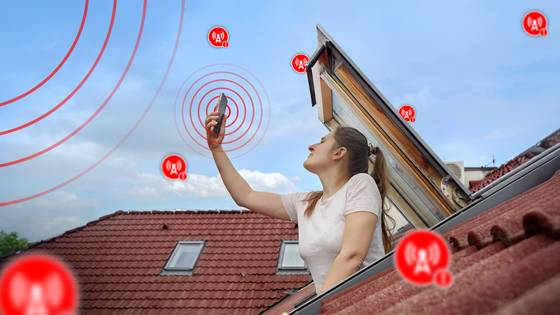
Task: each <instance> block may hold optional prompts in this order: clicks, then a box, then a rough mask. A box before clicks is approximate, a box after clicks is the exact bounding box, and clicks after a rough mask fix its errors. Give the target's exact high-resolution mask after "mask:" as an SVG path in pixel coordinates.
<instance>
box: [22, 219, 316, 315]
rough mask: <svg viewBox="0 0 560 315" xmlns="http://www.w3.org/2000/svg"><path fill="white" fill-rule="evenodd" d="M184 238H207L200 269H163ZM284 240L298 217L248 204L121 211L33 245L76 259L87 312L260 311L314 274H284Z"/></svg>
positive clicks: (83, 310) (82, 304) (291, 234)
mask: <svg viewBox="0 0 560 315" xmlns="http://www.w3.org/2000/svg"><path fill="white" fill-rule="evenodd" d="M180 240H205V241H206V243H205V246H204V249H203V251H202V254H201V256H200V258H199V260H198V261H197V263H196V266H195V269H194V275H193V276H185V275H181V276H169V275H165V276H162V275H160V273H161V272H162V270H163V267H164V266H165V264H166V262H167V260H168V258H169V256H170V255H171V252H172V251H173V249H174V247H175V245H176V243H177V242H178V241H180ZM281 240H297V228H296V226H295V225H294V223H292V222H289V221H284V220H279V219H274V218H270V217H267V216H264V215H261V214H258V213H254V212H251V211H247V210H244V211H240V210H231V211H230V210H221V211H219V210H211V211H130V212H125V211H117V212H115V213H113V214H110V215H108V216H105V217H101V218H99V220H96V221H93V222H90V223H88V224H86V225H85V226H82V227H79V228H77V229H74V230H71V231H68V232H66V233H64V234H63V235H61V236H58V237H55V238H53V239H50V240H47V241H42V242H40V243H36V244H34V245H33V246H32V248H31V249H30V250H29V251H27V252H33V251H37V250H41V251H46V252H47V253H49V254H53V255H56V256H57V257H59V258H60V259H62V260H63V261H65V262H66V263H68V264H69V265H70V266H71V267H72V269H73V270H74V272H75V273H76V274H77V278H78V282H79V286H80V292H81V293H80V294H81V301H80V310H81V314H122V313H123V311H124V310H127V311H129V312H131V311H136V312H137V313H141V314H161V313H164V314H174V313H177V314H179V313H180V314H185V313H188V314H198V313H200V314H208V313H212V312H220V313H223V312H225V311H226V310H227V313H228V314H230V313H242V314H256V313H258V312H259V311H261V310H264V309H266V308H267V307H268V306H270V305H272V304H274V303H276V301H278V300H279V299H281V298H283V297H285V296H286V295H288V294H289V293H290V292H292V291H293V290H295V289H298V288H301V287H303V286H305V285H306V284H308V283H309V282H311V280H312V279H311V276H310V275H309V274H293V275H277V274H276V269H277V263H278V256H279V252H280V245H281ZM127 314H128V313H127ZM135 314H136V313H135Z"/></svg>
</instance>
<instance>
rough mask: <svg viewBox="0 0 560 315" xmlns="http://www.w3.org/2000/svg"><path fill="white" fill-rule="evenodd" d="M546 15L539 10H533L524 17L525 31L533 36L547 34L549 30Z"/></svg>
mask: <svg viewBox="0 0 560 315" xmlns="http://www.w3.org/2000/svg"><path fill="white" fill-rule="evenodd" d="M547 24H548V23H547V19H546V16H545V15H544V14H543V13H542V12H539V11H531V12H529V13H527V14H525V16H524V17H523V21H522V25H523V29H524V30H525V32H526V33H527V34H529V35H531V36H546V35H548V31H547Z"/></svg>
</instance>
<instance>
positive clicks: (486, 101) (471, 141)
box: [0, 0, 560, 241]
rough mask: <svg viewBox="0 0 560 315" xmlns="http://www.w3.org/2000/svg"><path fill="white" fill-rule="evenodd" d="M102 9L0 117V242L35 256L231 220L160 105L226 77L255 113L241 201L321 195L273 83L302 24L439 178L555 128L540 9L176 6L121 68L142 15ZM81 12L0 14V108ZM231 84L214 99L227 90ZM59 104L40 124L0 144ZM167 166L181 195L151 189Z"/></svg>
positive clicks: (302, 86) (296, 104)
mask: <svg viewBox="0 0 560 315" xmlns="http://www.w3.org/2000/svg"><path fill="white" fill-rule="evenodd" d="M116 3H117V4H116V9H115V15H114V22H113V27H112V29H111V32H110V33H109V36H108V35H107V34H108V29H109V25H110V21H111V16H112V11H113V1H109V0H105V1H90V3H89V4H88V11H87V15H86V19H85V22H84V26H83V29H82V32H81V34H80V37H79V38H78V41H77V43H76V45H75V47H74V49H73V50H72V52H71V53H70V55H69V56H68V58H67V59H66V61H65V62H64V64H63V65H62V66H61V67H60V68H59V69H58V71H57V72H56V73H55V74H54V75H52V77H50V79H49V80H48V81H46V82H45V83H44V84H43V85H41V86H39V87H37V88H36V89H35V90H34V91H33V92H32V93H30V94H28V95H26V96H25V97H22V98H20V99H18V100H16V101H13V102H11V103H9V104H6V105H4V106H0V230H3V231H6V232H17V233H18V234H19V235H20V236H22V237H25V238H27V239H28V240H30V241H38V240H42V239H48V238H51V237H54V236H57V235H59V234H61V233H63V232H64V231H66V230H69V229H72V228H75V227H78V226H81V225H83V224H85V223H87V222H89V221H91V220H95V219H97V218H99V217H100V216H103V215H106V214H109V213H113V212H115V211H117V210H156V209H157V210H175V209H198V210H205V209H238V208H239V206H237V205H236V204H235V202H234V201H233V199H232V198H231V196H230V195H229V194H228V192H227V190H226V189H225V187H224V185H223V183H222V181H221V179H220V176H219V172H218V170H217V168H216V165H215V163H214V161H213V160H212V158H211V155H210V154H208V151H207V150H205V149H204V148H202V147H200V146H197V145H196V143H194V142H193V140H191V138H190V136H189V132H190V133H193V134H194V132H193V131H194V127H189V125H188V124H187V128H181V119H180V117H181V115H182V114H181V112H180V111H179V108H180V106H179V107H178V105H177V104H178V103H177V99H182V98H183V97H185V99H187V100H189V99H191V98H192V99H194V98H195V96H193V91H194V90H190V91H188V88H187V87H188V86H190V85H196V84H197V83H196V80H197V79H200V78H202V77H203V76H204V75H205V74H209V73H210V72H212V71H221V72H226V71H227V72H233V73H236V74H238V75H239V76H232V75H229V77H227V78H228V80H229V81H234V82H237V83H239V84H240V85H243V86H244V87H247V88H248V89H249V87H250V86H251V84H252V85H253V87H254V89H253V90H250V89H249V92H247V96H245V95H243V96H241V97H240V98H239V99H238V100H241V99H243V100H245V101H247V106H249V104H250V102H249V101H248V99H249V96H251V97H252V98H251V99H254V102H255V105H260V106H262V107H258V106H256V107H255V109H254V110H250V109H246V112H247V113H248V115H250V114H252V115H254V117H256V118H255V119H261V121H262V122H263V123H262V125H261V127H260V129H255V127H253V129H250V128H251V127H249V129H247V130H248V131H250V132H249V133H248V134H246V135H245V136H244V137H245V138H243V139H245V140H246V141H247V143H248V145H247V146H246V147H244V148H242V149H240V150H237V151H232V152H231V153H230V154H229V156H230V158H231V160H232V163H233V164H234V166H235V167H236V169H237V170H238V171H239V173H240V174H241V175H242V176H243V178H245V179H246V180H247V182H248V183H249V185H250V186H251V187H252V188H253V189H255V190H261V191H270V192H276V193H281V194H285V193H289V192H296V191H310V190H320V189H321V183H320V181H319V178H318V177H317V176H316V175H315V174H312V173H310V172H308V171H307V170H305V169H304V168H303V161H304V160H305V158H306V157H307V154H308V147H309V145H311V144H313V143H315V142H318V141H319V140H320V138H321V137H322V136H324V135H325V134H327V133H328V130H327V129H326V127H324V126H323V125H322V124H321V123H320V121H319V120H318V118H317V112H316V109H315V108H314V107H312V106H311V100H310V95H309V86H308V83H307V78H306V76H305V75H304V74H299V73H296V72H295V71H293V70H292V68H291V66H290V61H291V58H292V56H294V55H295V54H296V53H300V52H303V53H306V54H307V55H312V54H313V52H314V51H315V49H316V48H317V31H316V25H317V24H319V25H321V26H322V27H323V28H324V29H325V30H326V31H327V32H328V33H329V34H330V35H331V36H332V37H333V38H334V40H335V41H336V42H337V43H338V44H339V45H340V46H341V47H342V49H343V50H344V51H345V52H346V53H347V55H348V56H349V57H350V58H351V59H352V60H353V61H354V63H355V64H356V65H358V67H359V68H360V69H361V70H362V72H363V73H364V74H365V75H366V76H367V77H368V78H369V79H370V81H371V82H373V84H375V86H376V87H377V88H378V89H379V90H380V91H381V92H382V93H383V95H384V96H385V97H386V98H387V99H388V100H389V101H390V102H391V104H392V105H393V106H394V107H395V108H398V107H400V105H402V104H405V103H407V104H412V106H413V107H414V109H415V111H416V121H415V122H414V123H413V124H411V127H412V128H414V130H415V131H416V132H417V133H418V134H419V135H420V137H421V138H422V139H423V140H424V142H425V143H427V145H428V146H429V147H430V148H431V149H432V150H433V151H434V152H435V153H436V154H437V155H438V156H439V157H440V159H441V160H443V161H464V163H465V166H482V165H486V166H492V159H493V158H495V163H494V166H499V165H500V164H502V163H505V162H507V161H508V160H509V159H511V158H513V157H514V156H515V155H517V154H519V153H521V152H522V151H524V150H525V149H527V148H528V147H530V146H532V145H534V144H536V143H537V142H538V141H539V140H540V139H542V138H543V137H545V136H547V135H548V134H550V133H552V132H553V131H555V130H556V129H558V126H559V124H558V122H557V121H558V116H559V115H560V91H559V90H558V88H557V86H558V79H557V77H558V73H560V71H559V70H560V45H559V44H560V40H559V33H560V27H559V26H558V24H557V23H556V21H558V18H557V17H558V16H559V15H560V4H559V3H558V2H557V1H537V2H536V1H515V2H512V1H492V2H488V1H417V2H412V1H406V2H405V1H391V2H380V1H344V2H342V1H305V2H303V1H202V0H196V1H185V3H184V8H183V10H181V8H182V6H181V0H173V1H171V0H158V1H153V0H151V1H147V2H146V7H145V19H144V23H143V28H142V33H141V37H140V40H139V42H138V46H137V49H136V53H135V54H134V47H135V44H136V41H137V39H138V34H139V30H140V27H141V25H142V23H141V21H142V16H143V12H144V7H143V4H144V3H143V1H140V0H138V1H130V0H128V1H118V2H116ZM84 7H85V3H84V2H80V1H70V0H64V1H63V0H60V1H31V0H22V1H17V2H14V1H9V2H2V3H1V4H0V21H1V22H0V23H1V26H2V27H0V37H1V38H2V41H3V49H1V50H0V67H1V69H2V71H1V73H0V102H3V101H6V100H11V99H13V98H14V97H16V96H18V95H20V94H21V93H23V92H26V91H29V90H30V89H32V88H33V87H34V86H36V85H37V84H38V83H39V82H41V81H42V80H43V79H45V78H46V77H47V76H48V75H49V73H51V72H52V71H53V69H55V68H56V67H57V65H59V64H60V62H61V61H62V60H64V56H65V55H66V54H67V52H68V50H69V48H70V47H71V44H72V42H73V41H74V39H75V37H76V34H77V33H78V29H79V26H80V23H81V21H82V17H83V13H84ZM530 10H540V11H541V12H543V13H544V14H545V15H546V16H547V18H548V22H549V26H548V36H546V37H531V36H529V35H527V34H526V33H525V32H524V30H523V29H522V26H521V20H522V18H523V16H524V15H525V13H527V12H528V11H530ZM181 11H182V12H183V19H182V25H181V27H180V28H179V24H180V23H179V22H180V20H181ZM216 25H219V26H223V27H225V28H226V29H227V30H228V31H229V36H230V38H229V42H228V43H229V46H228V47H227V48H215V47H213V46H211V45H210V44H209V43H208V40H207V34H208V32H209V30H210V29H211V28H212V27H213V26H216ZM179 31H180V34H179V35H180V36H178V32H179ZM107 36H108V40H107V44H106V45H105V49H103V42H104V41H105V39H106V38H107ZM177 39H178V42H177V41H176V40H177ZM176 44H177V48H176V50H175V54H173V52H174V47H175V45H176ZM101 52H102V53H101ZM131 56H134V58H132V59H131ZM96 58H99V60H98V62H97V63H96V62H95V60H96ZM127 65H128V66H127ZM169 65H171V66H170V68H169V71H167V69H168V67H169ZM88 73H89V74H88ZM225 76H227V75H225V74H224V76H222V77H221V79H224V78H226V77H225ZM240 77H243V78H244V79H245V80H243V79H240ZM236 78H237V79H236ZM84 79H85V80H84ZM201 80H203V81H199V82H204V80H206V79H204V78H202V79H201ZM81 81H83V83H82V84H80V82H81ZM555 82H556V83H555ZM198 84H200V83H198ZM228 84H229V85H228ZM231 84H234V83H227V84H226V83H224V86H229V87H230V88H231V89H236V88H235V87H234V86H233V85H231ZM78 87H79V88H78ZM76 88H78V89H77V90H76V91H75V93H72V91H73V90H74V89H76ZM207 89H208V87H207ZM202 91H203V92H204V91H205V90H204V89H203V90H202ZM109 96H110V99H109ZM198 97H200V95H199V96H198ZM259 97H260V102H257V100H258V99H259ZM65 98H68V100H67V101H66V103H64V105H62V106H61V107H60V108H58V109H57V110H56V111H54V112H52V113H51V114H50V115H48V116H46V117H45V118H44V119H42V120H40V121H38V122H36V123H34V124H32V125H30V126H28V127H26V128H21V129H18V130H16V131H13V132H8V133H3V134H2V133H1V131H9V130H11V129H13V128H16V127H18V126H21V125H23V124H25V123H27V122H29V121H31V120H33V119H35V118H37V117H39V116H41V115H43V114H44V113H46V112H47V111H49V110H50V109H52V108H53V107H54V106H56V105H57V104H59V103H60V102H61V101H62V100H64V99H65ZM102 104H105V105H104V106H103V107H100V106H102ZM186 108H187V109H188V108H189V105H188V103H187V105H186ZM97 110H99V111H98V112H97V114H96V115H95V116H94V117H93V118H91V117H92V115H93V114H94V113H95V112H96V111H97ZM183 115H185V114H183ZM240 115H241V114H240ZM90 118H91V120H90V121H89V123H88V124H87V125H85V126H84V127H83V128H82V129H80V130H79V131H77V132H75V133H73V132H74V131H76V129H77V128H79V127H80V126H81V125H83V124H84V122H86V121H88V119H90ZM187 118H188V116H187ZM203 119H204V118H203ZM242 121H243V122H242ZM247 122H248V119H247V120H241V119H240V120H239V122H238V124H239V125H240V126H243V127H245V125H246V124H247ZM176 124H177V125H179V127H176ZM233 126H235V125H233ZM189 129H190V130H189ZM226 131H227V130H226ZM72 133H73V135H72V136H71V137H70V138H69V139H68V140H67V141H65V142H63V143H61V144H60V145H58V146H56V147H53V148H52V149H51V150H48V151H46V152H45V153H43V154H40V155H37V156H35V157H33V158H31V159H25V158H26V157H28V156H30V155H34V154H35V153H37V152H41V151H42V150H45V149H46V148H48V147H50V146H52V145H53V144H55V143H57V142H59V141H61V139H63V138H65V137H67V136H68V135H69V134H72ZM251 133H254V137H253V138H252V139H250V136H249V135H250V134H251ZM127 135H128V136H127ZM195 135H196V134H195ZM195 138H196V137H195ZM199 140H200V139H199ZM226 140H227V136H226ZM201 143H203V142H201ZM108 153H110V154H109V155H108ZM169 153H179V154H181V155H182V156H183V157H185V159H186V161H187V163H188V169H187V176H188V178H187V180H186V181H173V180H166V179H164V178H163V176H162V173H161V171H160V163H161V161H162V159H163V158H164V156H166V155H167V154H169ZM105 156H106V157H105ZM104 157H105V158H104ZM22 159H23V160H22ZM12 162H13V163H12ZM86 170H87V171H86ZM80 173H83V174H82V175H81V176H78V174H80ZM74 177H76V178H75V180H72V181H69V180H70V179H72V178H74ZM57 186H59V187H58V188H57V189H54V188H56V187H57ZM45 191H50V192H48V193H44V194H41V193H42V192H45ZM37 194H39V196H37V197H35V198H28V197H30V196H34V195H37ZM21 199H25V201H21ZM18 200H20V201H18Z"/></svg>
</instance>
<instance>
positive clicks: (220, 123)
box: [214, 114, 224, 134]
mask: <svg viewBox="0 0 560 315" xmlns="http://www.w3.org/2000/svg"><path fill="white" fill-rule="evenodd" d="M223 120H224V114H220V117H218V123H217V124H216V126H214V133H215V134H219V132H220V129H221V128H222V121H223Z"/></svg>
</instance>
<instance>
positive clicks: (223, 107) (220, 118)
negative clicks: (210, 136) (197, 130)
mask: <svg viewBox="0 0 560 315" xmlns="http://www.w3.org/2000/svg"><path fill="white" fill-rule="evenodd" d="M226 105H227V97H226V95H225V94H224V93H222V95H220V100H219V106H218V123H217V124H216V126H214V129H213V131H214V133H215V134H219V132H220V128H222V121H223V120H224V115H225V113H226Z"/></svg>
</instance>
